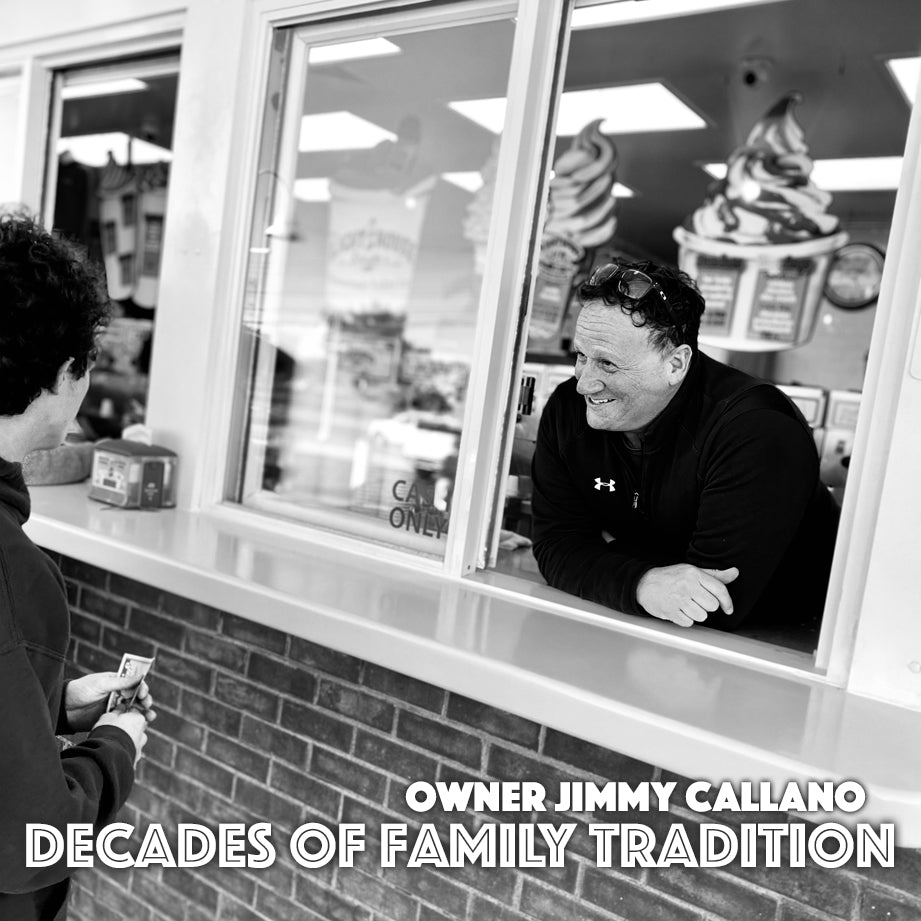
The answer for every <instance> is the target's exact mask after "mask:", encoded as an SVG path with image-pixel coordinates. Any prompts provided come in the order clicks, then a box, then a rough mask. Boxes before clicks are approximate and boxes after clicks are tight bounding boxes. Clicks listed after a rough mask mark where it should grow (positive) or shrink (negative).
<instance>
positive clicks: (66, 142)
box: [57, 131, 173, 166]
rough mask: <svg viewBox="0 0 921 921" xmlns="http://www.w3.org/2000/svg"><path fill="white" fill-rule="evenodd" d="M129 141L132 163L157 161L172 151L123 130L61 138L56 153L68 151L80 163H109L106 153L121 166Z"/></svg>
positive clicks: (165, 158) (123, 163)
mask: <svg viewBox="0 0 921 921" xmlns="http://www.w3.org/2000/svg"><path fill="white" fill-rule="evenodd" d="M129 140H130V142H131V162H132V163H160V162H162V161H164V160H165V161H167V162H168V161H170V160H172V159H173V152H172V151H171V150H168V149H167V148H166V147H160V146H159V144H151V143H150V141H142V140H141V139H140V138H132V137H130V135H127V134H125V132H124V131H112V132H109V133H107V134H81V135H75V136H74V137H66V138H61V139H60V140H59V141H58V149H57V152H58V155H59V156H60V155H61V154H62V153H65V152H69V153H70V154H71V156H73V158H74V159H75V160H76V161H78V162H79V163H82V164H83V165H84V166H105V165H106V163H108V162H109V153H110V152H111V154H112V156H113V157H114V158H115V162H116V163H118V164H119V165H121V166H126V165H127V163H128V142H129Z"/></svg>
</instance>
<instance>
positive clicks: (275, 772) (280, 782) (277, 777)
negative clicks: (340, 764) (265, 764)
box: [269, 762, 342, 822]
mask: <svg viewBox="0 0 921 921" xmlns="http://www.w3.org/2000/svg"><path fill="white" fill-rule="evenodd" d="M269 785H270V786H271V787H272V789H273V790H277V791H278V792H279V793H283V794H285V795H286V796H290V797H291V798H292V799H295V800H297V801H298V802H299V803H303V804H304V805H305V806H306V807H307V808H308V809H310V810H311V811H316V812H319V813H322V814H323V815H324V816H325V817H327V818H328V819H330V820H331V821H333V822H334V821H335V820H336V818H337V817H338V815H339V803H340V800H341V798H342V794H341V793H340V792H339V791H338V790H336V789H335V788H334V787H332V786H330V785H328V784H325V783H321V782H320V781H319V780H317V779H316V778H315V777H312V776H310V774H308V773H307V772H306V771H303V770H301V771H293V770H291V768H289V767H285V765H283V764H279V763H278V762H276V763H275V764H273V765H272V772H271V775H270V777H269Z"/></svg>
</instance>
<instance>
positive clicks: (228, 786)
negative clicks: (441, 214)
mask: <svg viewBox="0 0 921 921" xmlns="http://www.w3.org/2000/svg"><path fill="white" fill-rule="evenodd" d="M176 770H177V771H178V772H179V773H180V774H184V775H185V776H187V777H191V778H192V779H193V780H197V781H198V782H199V783H200V784H203V785H204V786H206V787H208V788H209V789H210V790H214V791H215V792H216V793H222V794H223V795H224V796H230V794H231V791H232V790H233V780H234V775H233V774H231V773H230V771H228V770H227V769H226V768H223V767H221V765H219V764H217V763H215V762H214V761H211V760H209V759H208V758H203V757H202V756H201V755H198V754H196V753H195V752H191V751H188V750H187V749H184V748H180V749H179V750H178V751H177V752H176Z"/></svg>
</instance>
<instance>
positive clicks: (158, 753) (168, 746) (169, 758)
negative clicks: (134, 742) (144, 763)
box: [144, 732, 176, 767]
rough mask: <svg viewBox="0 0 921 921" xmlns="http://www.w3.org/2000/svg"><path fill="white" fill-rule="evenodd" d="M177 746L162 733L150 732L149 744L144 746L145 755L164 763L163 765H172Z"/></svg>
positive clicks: (158, 762)
mask: <svg viewBox="0 0 921 921" xmlns="http://www.w3.org/2000/svg"><path fill="white" fill-rule="evenodd" d="M175 751H176V746H175V745H173V743H172V742H170V741H169V740H168V739H166V738H164V737H163V736H162V735H155V734H154V733H152V732H151V733H148V735H147V744H146V745H145V746H144V757H145V758H148V759H151V760H153V761H156V762H157V764H162V765H163V767H172V765H173V756H174V754H175Z"/></svg>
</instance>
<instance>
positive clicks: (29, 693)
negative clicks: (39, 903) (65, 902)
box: [0, 644, 135, 892]
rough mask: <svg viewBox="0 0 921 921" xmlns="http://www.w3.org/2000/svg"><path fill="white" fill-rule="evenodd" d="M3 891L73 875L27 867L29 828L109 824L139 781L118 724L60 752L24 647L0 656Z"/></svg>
mask: <svg viewBox="0 0 921 921" xmlns="http://www.w3.org/2000/svg"><path fill="white" fill-rule="evenodd" d="M0 727H2V728H0V733H2V739H0V892H30V891H33V890H36V889H40V888H42V887H44V886H49V885H51V884H52V883H56V882H59V881H60V880H62V879H64V878H66V877H68V876H70V875H71V873H72V870H71V869H69V868H68V867H67V866H66V860H63V859H62V860H61V861H60V862H59V863H57V864H54V865H53V866H50V867H42V868H29V867H26V824H27V823H44V824H47V825H53V826H54V827H56V828H57V829H58V830H59V831H60V832H61V833H62V834H64V835H65V837H66V826H67V825H68V824H69V823H76V822H91V823H93V824H94V825H102V824H105V823H107V822H109V821H111V820H112V819H113V818H114V817H115V814H116V812H117V811H118V810H119V808H120V807H121V806H122V804H123V803H124V802H125V800H126V798H127V796H128V792H129V790H130V789H131V784H132V780H133V777H134V755H135V751H134V743H133V742H132V741H131V739H130V737H129V736H128V734H127V733H125V732H123V731H122V730H121V729H117V728H115V727H113V726H103V727H100V728H98V729H95V730H93V732H91V733H90V735H89V736H88V737H87V738H86V740H85V741H84V742H81V743H80V744H79V745H75V746H73V747H72V748H69V749H68V750H67V751H65V752H63V753H62V752H60V751H59V750H58V744H57V741H56V739H55V736H54V726H52V723H51V717H50V715H49V713H48V706H47V703H46V700H45V697H44V693H43V691H42V687H41V684H40V682H39V681H38V678H37V677H36V675H35V672H34V670H33V668H32V664H31V662H30V659H29V655H28V653H27V651H26V649H25V647H24V646H23V645H22V644H16V645H12V646H9V647H8V648H7V649H6V651H5V652H3V653H2V654H0Z"/></svg>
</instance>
